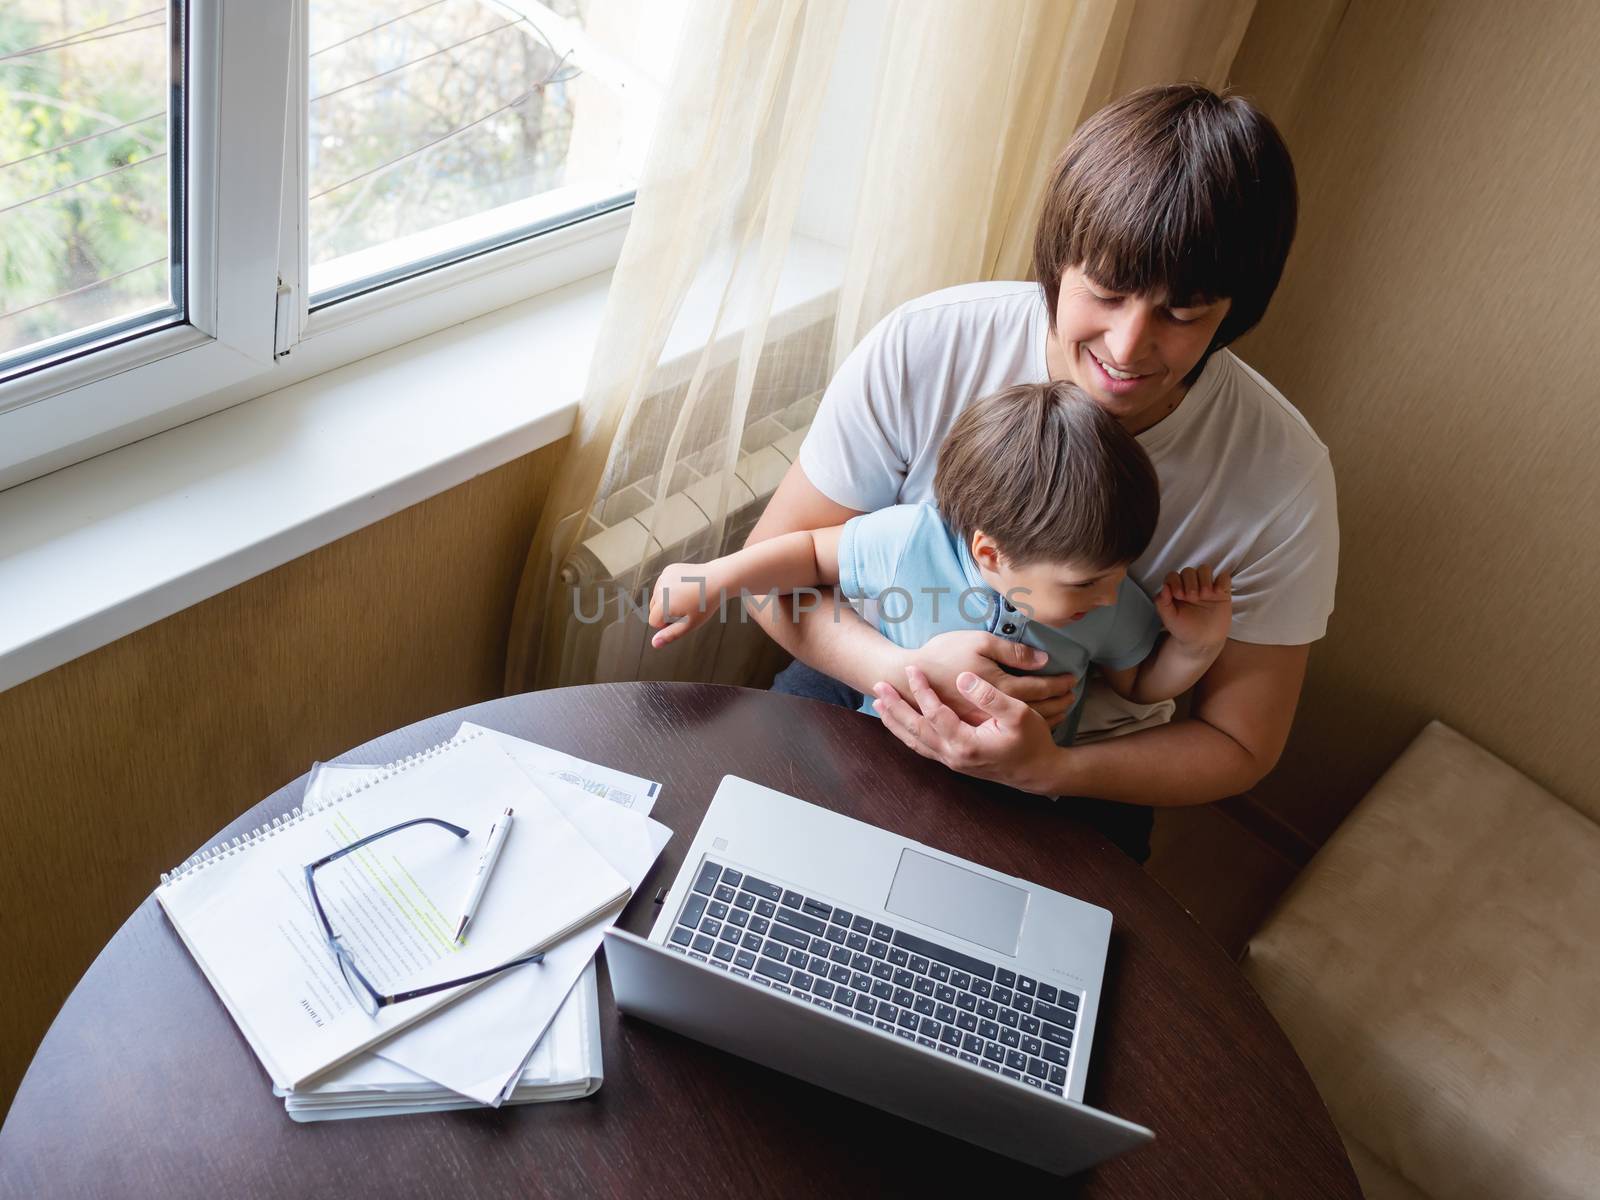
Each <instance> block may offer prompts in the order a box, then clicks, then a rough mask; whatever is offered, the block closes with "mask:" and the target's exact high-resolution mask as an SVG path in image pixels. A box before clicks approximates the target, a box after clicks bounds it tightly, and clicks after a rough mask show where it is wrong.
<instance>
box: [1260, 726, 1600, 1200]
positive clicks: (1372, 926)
mask: <svg viewBox="0 0 1600 1200" xmlns="http://www.w3.org/2000/svg"><path fill="white" fill-rule="evenodd" d="M1245 969H1246V973H1247V974H1248V975H1249V977H1250V978H1251V980H1252V981H1253V982H1254V983H1255V985H1256V987H1257V988H1258V989H1259V990H1260V992H1261V995H1262V997H1263V998H1264V999H1265V1000H1266V1002H1267V1005H1268V1007H1269V1008H1271V1010H1272V1012H1273V1014H1274V1015H1275V1016H1276V1017H1277V1018H1278V1020H1279V1022H1280V1023H1281V1024H1282V1025H1283V1028H1284V1030H1285V1031H1286V1032H1287V1033H1288V1035H1289V1038H1290V1040H1291V1041H1292V1042H1293V1043H1294V1045H1295V1048H1296V1049H1297V1050H1298V1051H1299V1053H1300V1056H1301V1058H1302V1059H1304V1060H1305V1064H1306V1067H1307V1068H1308V1069H1309V1070H1310V1072H1311V1076H1312V1078H1313V1079H1315V1080H1316V1082H1317V1086H1318V1088H1320V1089H1321V1091H1322V1095H1323V1098H1324V1099H1325V1100H1326V1101H1327V1104H1328V1108H1329V1110H1330V1111H1331V1112H1332V1114H1333V1117H1334V1120H1335V1121H1336V1122H1337V1123H1338V1125H1339V1127H1340V1128H1341V1129H1342V1130H1344V1131H1345V1132H1346V1134H1347V1135H1348V1137H1349V1139H1350V1140H1351V1141H1352V1142H1359V1143H1360V1149H1361V1151H1362V1154H1363V1156H1364V1157H1369V1156H1370V1158H1372V1159H1376V1160H1378V1165H1381V1166H1382V1167H1383V1168H1386V1169H1387V1170H1388V1171H1389V1172H1392V1173H1393V1174H1394V1175H1396V1176H1398V1177H1399V1181H1403V1182H1405V1183H1409V1184H1410V1185H1411V1186H1413V1187H1415V1188H1417V1189H1418V1190H1420V1191H1421V1192H1423V1193H1425V1194H1426V1195H1429V1196H1435V1197H1445V1196H1450V1197H1483V1198H1485V1200H1488V1198H1490V1197H1492V1198H1494V1200H1503V1198H1505V1197H1516V1196H1538V1197H1551V1198H1554V1197H1580V1196H1581V1197H1594V1196H1597V1195H1600V827H1597V826H1596V825H1595V824H1594V823H1593V822H1591V821H1589V820H1588V819H1587V818H1585V817H1583V816H1580V815H1579V814H1578V813H1577V812H1576V811H1575V810H1574V809H1572V808H1570V807H1568V806H1567V805H1566V804H1563V803H1562V802H1561V801H1560V800H1557V799H1556V798H1555V797H1554V796H1552V795H1551V794H1550V793H1549V792H1547V791H1545V790H1544V789H1543V788H1540V787H1539V786H1538V785H1536V784H1534V783H1533V782H1532V781H1531V780H1529V779H1527V778H1526V777H1525V776H1523V775H1521V774H1519V773H1518V772H1517V771H1515V770H1513V769H1512V768H1511V767H1509V766H1507V765H1506V764H1505V763H1503V762H1501V761H1500V760H1499V759H1497V758H1495V757H1494V756H1493V755H1491V754H1489V753H1488V752H1486V751H1485V750H1483V749H1481V748H1480V747H1478V746H1477V745H1475V744H1474V743H1472V742H1470V741H1468V740H1467V739H1466V738H1464V737H1462V736H1461V735H1460V734H1458V733H1456V732H1455V731H1454V730H1452V729H1449V728H1448V727H1446V726H1444V725H1441V724H1439V723H1438V722H1435V723H1433V724H1432V725H1429V726H1428V728H1427V729H1425V730H1424V731H1423V732H1422V734H1421V735H1420V736H1419V737H1418V738H1417V740H1416V741H1415V742H1413V743H1412V744H1411V746H1410V747H1409V748H1408V749H1407V750H1406V752H1405V753H1404V754H1403V755H1401V757H1400V758H1399V760H1398V761H1397V762H1396V763H1395V764H1394V766H1393V767H1391V768H1390V770H1389V771H1388V773H1386V774H1385V775H1384V776H1383V778H1382V779H1380V780H1379V781H1378V783H1377V784H1376V785H1375V786H1374V787H1373V789H1372V791H1371V792H1370V793H1369V794H1368V795H1367V797H1366V798H1365V799H1364V800H1363V801H1362V802H1361V804H1360V805H1359V806H1358V807H1357V808H1356V810H1355V811H1354V812H1353V813H1352V814H1351V815H1350V816H1349V817H1348V818H1347V819H1346V820H1345V822H1344V824H1343V825H1341V826H1340V828H1339V830H1338V832H1337V833H1336V834H1335V835H1334V837H1333V838H1332V839H1331V840H1330V841H1329V842H1328V844H1327V845H1326V846H1325V847H1324V848H1323V849H1322V851H1321V852H1320V853H1319V854H1318V855H1317V857H1316V858H1315V860H1313V862H1312V863H1311V865H1310V866H1309V867H1307V868H1306V870H1305V871H1304V872H1303V873H1302V874H1301V876H1300V878H1299V879H1298V880H1296V882H1295V885H1294V887H1293V888H1291V889H1290V891H1289V893H1288V894H1287V895H1286V896H1285V897H1284V899H1283V902H1282V903H1281V904H1280V906H1279V908H1278V911H1277V912H1275V913H1274V914H1273V916H1272V917H1271V919H1270V920H1268V922H1267V924H1266V925H1265V926H1264V927H1263V929H1262V931H1261V932H1260V933H1259V934H1258V935H1257V936H1256V937H1255V938H1254V939H1253V940H1252V941H1251V943H1250V947H1249V951H1248V955H1247V957H1246V960H1245ZM1368 1166H1369V1171H1367V1172H1363V1173H1362V1174H1363V1177H1364V1178H1366V1177H1368V1175H1369V1174H1370V1173H1371V1171H1372V1169H1373V1167H1374V1164H1372V1163H1370V1162H1369V1164H1368Z"/></svg>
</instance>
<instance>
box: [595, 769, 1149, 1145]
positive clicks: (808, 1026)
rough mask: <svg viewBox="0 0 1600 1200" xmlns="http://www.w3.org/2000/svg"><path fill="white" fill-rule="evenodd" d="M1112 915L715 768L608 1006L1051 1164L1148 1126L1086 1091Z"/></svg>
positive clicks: (613, 941) (615, 948)
mask: <svg viewBox="0 0 1600 1200" xmlns="http://www.w3.org/2000/svg"><path fill="white" fill-rule="evenodd" d="M1110 934H1111V914H1110V913H1109V912H1107V911H1106V910H1105V909H1103V908H1098V907H1096V906H1094V905H1092V904H1086V903H1084V902H1083V901H1081V900H1075V899H1073V898H1072V897H1070V896H1065V895H1062V894H1061V893H1059V892H1054V891H1051V890H1050V889H1048V888H1044V887H1040V886H1038V885H1037V884H1032V883H1028V882H1027V881H1025V880H1021V879H1015V878H1013V877H1011V876H1008V875H1002V874H1001V873H999V872H998V871H991V870H989V869H987V868H986V867H982V866H979V865H978V864H976V863H972V862H968V861H966V860H964V859H960V858H956V857H954V856H952V855H949V854H945V853H943V852H941V851H939V850H934V849H932V848H930V847H928V846H924V845H921V844H919V843H917V842H913V841H911V840H910V839H908V838H903V837H898V836H896V835H895V834H892V833H889V832H887V831H886V830H883V829H879V828H877V827H876V826H873V825H868V824H866V823H864V822H861V821H857V820H853V819H852V818H849V817H844V816H841V815H839V814H838V813H835V812H831V811H829V810H827V809H824V808H818V807H817V806H816V805H813V804H807V803H806V802H805V801H803V800H798V799H796V798H795V797H793V796H787V795H785V794H783V793H782V792H777V791H773V790H772V789H770V788H765V787H762V786H760V785H759V784H755V783H751V782H749V781H748V780H744V779H739V778H736V777H735V776H731V775H730V776H726V777H725V778H724V779H723V781H722V784H721V786H720V787H719V788H718V789H717V794H716V796H715V797H714V798H713V799H712V802H711V807H710V808H709V809H708V810H707V811H706V816H705V819H704V821H702V822H701V824H700V829H699V831H698V832H697V833H696V835H695V839H694V841H693V843H692V844H691V845H690V847H689V851H688V854H687V856H686V857H685V859H684V865H683V868H682V870H680V871H679V873H678V876H677V878H676V879H675V880H674V881H673V884H672V886H671V888H670V889H669V890H668V892H667V895H666V897H665V899H664V901H663V902H662V907H661V913H660V915H659V917H658V918H657V920H656V923H655V926H654V928H653V929H652V930H651V931H650V936H649V938H648V939H645V938H639V937H636V936H634V935H632V934H629V933H625V932H623V931H621V930H617V929H612V930H609V931H608V932H607V933H606V935H605V942H606V963H607V968H608V970H609V972H610V975H611V987H612V992H613V994H614V996H615V997H616V1001H617V1007H618V1008H620V1009H621V1010H622V1011H623V1012H625V1013H629V1014H631V1015H633V1016H637V1017H641V1018H643V1019H645V1020H648V1021H652V1022H654V1023H656V1024H658V1025H662V1026H665V1027H666V1028H668V1029H671V1030H674V1031H675V1032H677V1033H681V1034H683V1035H685V1036H687V1037H691V1038H694V1039H696V1040H698V1041H702V1042H705V1043H707V1044H709V1045H712V1046H716V1047H718V1048H719V1049H722V1050H726V1051H728V1052H730V1053H732V1054H737V1055H739V1056H740V1057H742V1058H747V1059H750V1060H751V1061H753V1062H758V1063H761V1064H763V1065H764V1066H768V1067H771V1068H773V1069H775V1070H778V1071H783V1072H785V1073H786V1074H789V1075H793V1076H796V1077H797V1078H800V1079H804V1080H806V1081H807V1082H809V1083H814V1084H817V1085H818V1086H820V1087H824V1088H828V1089H830V1090H832V1091H835V1092H838V1093H841V1094H842V1095H846V1096H850V1097H852V1098H854V1099H856V1100H860V1101H862V1102H864V1103H867V1104H871V1105H873V1106H875V1107H877V1108H881V1109H884V1110H885V1111H888V1112H891V1113H894V1114H896V1115H898V1116H901V1117H905V1118H907V1119H908V1120H912V1121H916V1122H918V1123H920V1124H923V1125H926V1126H929V1127H931V1128H933V1129H936V1130H939V1131H940V1132H943V1133H946V1134H949V1135H951V1136H953V1137H957V1138H961V1139H963V1140H965V1141H968V1142H972V1143H973V1144H975V1145H978V1146H983V1147H985V1148H986V1149H989V1150H992V1151H995V1152H996V1153H999V1154H1003V1155H1006V1156H1008V1157H1010V1158H1015V1159H1018V1160H1020V1161H1022V1162H1025V1163H1029V1164H1031V1165H1033V1166H1036V1167H1040V1168H1042V1169H1044V1170H1046V1171H1050V1172H1052V1173H1054V1174H1058V1175H1069V1174H1072V1173H1074V1172H1077V1171H1081V1170H1083V1169H1084V1168H1086V1167H1089V1166H1093V1165H1094V1164H1095V1163H1098V1162H1102V1161H1104V1160H1105V1159H1107V1158H1110V1157H1112V1156H1113V1155H1116V1154H1119V1153H1122V1152H1123V1151H1125V1150H1129V1149H1132V1148H1133V1147H1135V1146H1139V1145H1142V1144H1144V1143H1146V1142H1149V1141H1150V1140H1152V1139H1153V1138H1154V1136H1155V1135H1154V1134H1153V1133H1152V1132H1151V1131H1150V1130H1148V1129H1146V1128H1144V1127H1143V1126H1140V1125H1136V1124H1133V1123H1131V1122H1129V1121H1124V1120H1122V1119H1120V1118H1118V1117H1114V1116H1112V1115H1110V1114H1108V1113H1104V1112H1100V1111H1098V1110H1097V1109H1094V1108H1091V1107H1089V1106H1088V1105H1086V1104H1084V1103H1083V1088H1084V1082H1085V1079H1086V1077H1087V1074H1088V1067H1089V1056H1090V1049H1091V1046H1092V1044H1093V1040H1094V1027H1095V1016H1096V1014H1097V1012H1098V1009H1099V1004H1100V994H1101V985H1102V981H1103V977H1104V973H1105V963H1106V951H1107V947H1108V944H1109V940H1110Z"/></svg>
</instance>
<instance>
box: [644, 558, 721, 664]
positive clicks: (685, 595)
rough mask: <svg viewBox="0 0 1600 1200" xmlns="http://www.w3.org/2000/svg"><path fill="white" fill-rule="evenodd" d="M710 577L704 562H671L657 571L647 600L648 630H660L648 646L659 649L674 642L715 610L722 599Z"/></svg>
mask: <svg viewBox="0 0 1600 1200" xmlns="http://www.w3.org/2000/svg"><path fill="white" fill-rule="evenodd" d="M710 575H711V572H710V569H709V567H708V566H707V564H705V563H673V564H672V565H671V566H669V567H667V569H666V570H664V571H662V572H661V575H660V577H659V578H658V579H657V580H656V587H655V591H654V593H653V594H652V595H651V597H650V628H652V629H656V630H659V631H660V632H658V633H657V634H656V635H655V636H654V637H652V638H651V639H650V644H651V645H652V646H654V647H656V648H657V649H658V650H659V649H660V648H661V647H662V646H665V645H666V644H667V643H668V642H675V641H677V640H678V639H679V638H681V637H682V636H683V635H684V634H686V633H688V632H689V631H690V630H691V629H694V628H696V627H697V626H700V625H704V624H705V623H706V621H707V620H708V619H710V617H711V614H712V613H714V612H716V611H717V608H718V606H719V605H720V604H721V602H722V597H721V596H720V595H718V594H717V589H716V587H715V585H714V584H713V583H712V582H711V579H710Z"/></svg>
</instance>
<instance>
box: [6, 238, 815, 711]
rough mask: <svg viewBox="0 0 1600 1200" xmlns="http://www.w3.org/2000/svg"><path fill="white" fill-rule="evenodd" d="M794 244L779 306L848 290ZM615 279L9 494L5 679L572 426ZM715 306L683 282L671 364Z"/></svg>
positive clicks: (132, 626)
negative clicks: (685, 293)
mask: <svg viewBox="0 0 1600 1200" xmlns="http://www.w3.org/2000/svg"><path fill="white" fill-rule="evenodd" d="M797 240H803V241H805V242H806V244H805V245H804V246H803V247H802V248H801V249H800V252H799V253H796V254H794V255H792V256H791V261H790V262H789V264H788V265H786V268H785V271H784V276H783V279H782V280H781V281H780V284H779V290H778V297H777V300H776V303H775V304H774V315H777V314H779V313H782V312H788V311H793V310H796V309H799V308H801V306H803V305H805V304H806V303H808V302H810V301H813V300H815V299H816V298H817V297H819V296H821V295H823V294H825V293H826V292H828V291H830V290H832V289H833V288H834V287H836V286H837V282H838V279H839V271H840V265H841V264H840V260H841V257H842V256H841V255H840V254H839V252H838V251H837V250H836V249H834V248H833V247H831V246H828V245H826V244H825V243H821V242H812V241H809V240H808V239H797ZM610 279H611V276H610V273H609V272H607V273H604V274H600V275H595V276H592V277H590V278H588V279H583V280H579V281H578V282H576V283H572V284H569V285H567V286H566V287H563V288H559V289H556V290H554V291H551V292H548V293H545V294H543V295H541V296H538V297H535V298H533V299H531V300H525V301H522V302H520V303H517V304H514V305H512V306H510V307H508V308H504V309H500V310H499V311H496V312H493V313H490V314H488V315H487V316H483V317H478V318H476V319H474V320H471V321H467V322H464V323H463V324H460V325H456V326H454V327H452V328H449V329H445V330H442V331H440V332H438V333H435V334H432V335H430V336H428V337H425V338H420V339H418V340H417V341H414V342H411V343H408V344H406V345H404V346H400V347H397V348H396V349H393V350H388V351H385V352H383V353H381V354H376V355H373V356H372V357H370V358H366V359H363V360H362V361H360V362H356V363H352V364H350V365H349V366H345V367H341V368H339V369H337V370H333V371H329V372H327V373H326V374H323V375H318V376H316V377H314V378H311V379H307V380H305V381H303V382H301V383H296V384H293V385H290V386H288V387H285V388H283V389H281V390H279V391H276V392H272V393H270V394H268V395H265V396H260V397H258V398H256V399H254V400H250V401H248V402H246V403H243V404H239V405H237V406H235V407H233V408H229V409H226V410H224V411H222V412H218V413H213V414H211V415H210V416H207V417H203V418H201V419H199V420H196V421H191V422H190V423H189V424H187V425H182V426H179V427H178V428H176V429H171V430H168V431H166V432H165V433H160V434H157V435H155V436H153V437H149V438H146V439H145V440H143V441H140V442H135V443H133V444H132V445H129V446H124V447H122V448H120V449H118V450H114V451H111V452H109V453H107V454H102V455H100V456H99V457H98V458H92V459H89V460H87V461H85V462H81V463H78V464H76V465H74V466H71V467H67V468H64V469H62V470H59V471H56V472H55V473H54V474H51V475H46V476H43V477H41V478H39V479H34V480H31V481H30V482H28V483H23V484H19V485H17V486H16V487H13V488H10V489H8V490H6V491H3V492H0V691H3V690H5V689H6V688H10V687H13V686H15V685H16V684H18V683H21V682H23V681H24V680H27V679H31V678H33V677H34V676H36V675H41V674H43V673H44V672H46V671H49V670H51V669H53V668H55V667H58V666H60V665H61V664H62V663H65V662H69V661H71V660H72V659H74V658H77V657H78V656H80V655H83V654H86V653H88V652H89V651H91V650H95V649H98V648H99V647H101V646H104V645H106V644H108V643H110V642H112V641H115V640H116V639H117V638H120V637H124V636H126V635H127V634H129V633H132V632H133V631H135V630H137V629H140V628H143V627H144V626H146V625H149V624H152V623H154V622H156V621H159V620H161V619H163V618H165V617H168V616H171V615H172V614H173V613H175V612H178V611H180V610H182V609H184V608H187V607H189V606H190V605H192V604H196V603H198V602H199V601H201V600H204V599H206V598H208V597H210V596H214V595H216V594H218V593H219V592H223V591H226V590H227V589H228V588H231V587H234V586H236V585H237V584H240V583H242V582H244V581H245V580H247V579H251V578H253V577H254V576H256V575H259V574H261V573H263V572H265V571H269V570H271V569H272V568H274V567H278V566H281V565H282V564H284V563H286V562H288V561H290V560H291V559H294V558H297V557H299V556H300V555H302V554H305V553H307V552H309V551H311V550H314V549H316V548H317V547H319V546H323V545H326V544H328V543H329V542H333V541H336V540H337V539H339V538H341V537H344V536H345V535H347V534H350V533H353V532H354V531H356V530H357V529H360V528H362V527H364V526H366V525H369V524H371V523H373V522H375V521H378V520H381V519H383V518H384V517H387V516H390V515H391V514H393V513H396V512H398V511H400V510H401V509H403V508H406V507H408V506H410V505H412V504H416V503H418V502H419V501H422V500H425V499H427V498H428V497H430V496H434V495H437V494H439V493H440V492H443V491H446V490H448V489H449V488H452V487H455V486H456V485H458V484H460V483H464V482H466V481H467V480H469V479H471V478H473V477H475V476H477V475H481V474H483V473H484V472H486V471H490V470H493V469H494V468H495V467H498V466H502V465H504V464H505V463H507V462H510V461H511V460H512V459H515V458H518V457H520V456H522V455H524V454H528V453H530V452H531V451H533V450H536V449H538V448H539V447H541V446H545V445H548V444H549V443H551V442H553V441H556V440H557V439H559V438H561V437H564V436H566V434H567V433H569V432H570V431H571V429H572V425H573V420H574V418H575V415H576V413H577V404H578V400H579V398H580V395H581V392H582V388H583V383H584V378H585V375H586V374H587V371H588V367H589V360H590V356H591V354H592V352H593V349H594V344H595V339H596V337H597V336H598V332H599V326H600V321H601V317H602V315H603V311H604V308H605V299H606V291H607V288H608V286H609V284H610ZM713 299H714V297H710V296H708V297H707V298H706V300H705V301H704V302H697V301H698V298H697V297H696V296H694V294H693V293H691V297H690V299H689V300H688V301H687V302H686V304H685V311H684V316H685V318H687V320H684V321H680V324H679V327H678V328H677V329H676V330H675V331H674V336H673V337H672V338H671V339H670V341H669V350H668V352H667V355H666V357H667V358H669V359H670V358H672V357H673V355H674V352H679V353H681V352H684V351H687V350H689V349H690V348H692V347H693V346H695V345H698V344H700V343H703V340H704V332H703V330H704V327H709V324H710V320H711V312H710V311H706V312H704V313H699V312H697V311H696V310H697V309H699V308H701V307H706V308H708V309H709V307H710V301H711V300H713ZM697 325H699V326H701V329H699V330H697V329H696V328H695V327H696V326H697ZM728 340H729V339H727V338H726V336H725V337H724V338H722V339H719V345H720V344H721V343H723V342H725V341H728ZM730 348H731V347H730Z"/></svg>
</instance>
